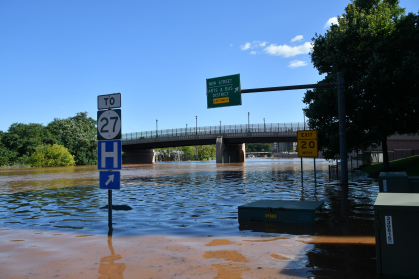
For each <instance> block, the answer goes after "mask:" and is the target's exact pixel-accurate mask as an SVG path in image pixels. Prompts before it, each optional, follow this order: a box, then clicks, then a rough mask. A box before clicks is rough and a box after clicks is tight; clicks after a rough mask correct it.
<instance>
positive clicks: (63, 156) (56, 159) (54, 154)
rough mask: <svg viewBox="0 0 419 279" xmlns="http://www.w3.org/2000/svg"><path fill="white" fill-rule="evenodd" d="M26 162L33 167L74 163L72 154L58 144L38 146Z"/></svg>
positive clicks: (71, 164) (72, 164) (70, 164)
mask: <svg viewBox="0 0 419 279" xmlns="http://www.w3.org/2000/svg"><path fill="white" fill-rule="evenodd" d="M26 162H27V163H28V164H30V165H31V166H34V167H64V166H74V165H75V164H76V162H75V161H74V155H71V154H70V152H69V151H68V149H67V148H65V147H64V146H62V145H58V144H54V145H50V144H48V145H41V146H38V147H37V148H36V149H35V152H34V153H33V154H32V156H31V157H29V158H28V160H27V161H26Z"/></svg>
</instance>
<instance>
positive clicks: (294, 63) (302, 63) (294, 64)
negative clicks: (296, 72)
mask: <svg viewBox="0 0 419 279" xmlns="http://www.w3.org/2000/svg"><path fill="white" fill-rule="evenodd" d="M305 65H307V62H306V61H300V60H293V61H291V62H290V64H289V65H288V67H290V68H298V67H303V66H305Z"/></svg>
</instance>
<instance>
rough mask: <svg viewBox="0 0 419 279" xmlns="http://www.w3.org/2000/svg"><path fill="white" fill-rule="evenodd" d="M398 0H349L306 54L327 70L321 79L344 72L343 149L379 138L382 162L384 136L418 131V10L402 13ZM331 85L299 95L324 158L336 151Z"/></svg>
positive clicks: (361, 146)
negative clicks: (345, 145) (311, 49)
mask: <svg viewBox="0 0 419 279" xmlns="http://www.w3.org/2000/svg"><path fill="white" fill-rule="evenodd" d="M398 4H399V1H397V0H353V1H352V4H349V5H348V6H347V7H346V8H345V13H344V14H343V15H342V16H341V17H339V19H338V22H339V24H338V25H332V26H331V27H330V29H329V30H328V31H327V32H326V34H325V35H324V36H323V35H317V34H316V35H315V38H313V42H314V44H313V51H312V52H311V54H310V55H311V60H312V62H313V64H314V67H315V68H317V69H318V71H319V74H326V76H325V78H324V80H323V81H321V82H336V76H337V72H343V73H344V76H345V107H346V114H347V115H346V125H347V135H348V151H352V150H360V149H364V148H366V147H368V146H371V145H374V144H380V143H381V145H382V148H383V154H384V166H385V167H387V168H388V167H389V163H388V153H387V151H388V150H387V137H389V136H391V135H394V134H411V133H417V132H418V128H417V126H416V125H417V123H418V120H419V98H418V94H417V93H416V92H417V90H418V81H419V54H418V49H417V45H418V43H419V29H418V28H419V25H418V16H417V15H413V14H408V15H405V14H404V9H402V8H400V7H399V5H398ZM336 91H337V90H336V89H335V88H333V89H332V88H328V89H314V90H308V91H307V92H306V94H305V97H304V99H303V102H304V103H305V104H307V107H306V108H305V114H306V116H307V117H308V118H309V121H308V122H309V125H310V127H311V128H313V129H316V130H318V131H319V133H318V135H319V147H321V149H322V151H323V154H324V156H325V157H326V158H329V159H331V158H333V157H335V156H336V154H338V153H339V139H338V138H339V136H338V135H339V132H338V130H339V128H338V127H339V126H338V111H337V94H336ZM341 155H342V154H341ZM345 156H346V155H345Z"/></svg>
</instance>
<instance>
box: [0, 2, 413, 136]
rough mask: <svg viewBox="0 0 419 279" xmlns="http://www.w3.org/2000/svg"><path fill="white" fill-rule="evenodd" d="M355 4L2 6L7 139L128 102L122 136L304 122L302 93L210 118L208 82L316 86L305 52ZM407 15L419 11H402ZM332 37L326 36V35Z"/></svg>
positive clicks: (274, 95)
mask: <svg viewBox="0 0 419 279" xmlns="http://www.w3.org/2000/svg"><path fill="white" fill-rule="evenodd" d="M348 3H349V1H348V0H325V1H312V0H301V1H103V0H102V1H77V0H74V1H5V0H0V38H1V44H0V53H1V55H0V65H1V67H0V96H1V98H2V117H1V120H0V130H3V131H7V129H8V128H9V126H10V125H11V124H12V123H14V122H20V123H42V124H44V125H47V124H48V123H49V122H51V121H52V120H53V119H54V118H67V117H70V116H74V115H75V114H76V113H77V112H84V111H87V112H88V113H89V116H91V117H92V118H94V119H96V111H97V96H98V95H103V94H109V93H114V92H121V94H122V108H121V109H122V131H123V133H128V132H138V131H145V130H155V128H156V119H158V123H159V129H167V128H170V129H172V128H183V127H185V125H186V124H188V126H195V116H198V126H204V125H205V126H208V125H219V123H220V121H222V124H245V123H247V116H248V112H250V122H251V123H263V118H265V119H266V122H267V123H271V122H273V123H276V122H280V123H283V122H301V121H303V113H302V108H303V107H304V105H303V103H302V98H303V96H304V92H305V90H294V91H283V92H266V93H252V94H243V95H242V105H241V106H236V107H226V108H217V109H207V104H206V87H205V81H206V79H207V78H213V77H219V76H224V75H232V74H240V77H241V87H242V89H250V88H260V87H272V86H285V85H298V84H310V83H316V82H317V81H320V80H321V79H322V77H321V76H319V75H318V72H317V70H316V69H314V68H313V65H312V64H311V61H310V57H309V55H308V49H309V47H308V43H310V42H311V38H312V37H314V34H315V33H319V34H323V33H325V31H326V28H327V22H328V21H329V20H330V19H331V18H333V17H336V16H338V15H341V14H342V13H343V12H344V8H345V7H346V5H347V4H348ZM400 6H401V7H405V8H406V12H415V13H416V12H418V11H419V1H417V0H401V1H400ZM325 26H326V28H325Z"/></svg>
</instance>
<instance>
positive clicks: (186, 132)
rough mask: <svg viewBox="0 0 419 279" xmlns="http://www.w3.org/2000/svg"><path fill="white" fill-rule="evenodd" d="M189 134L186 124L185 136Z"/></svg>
mask: <svg viewBox="0 0 419 279" xmlns="http://www.w3.org/2000/svg"><path fill="white" fill-rule="evenodd" d="M187 134H188V124H186V131H185V135H187Z"/></svg>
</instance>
